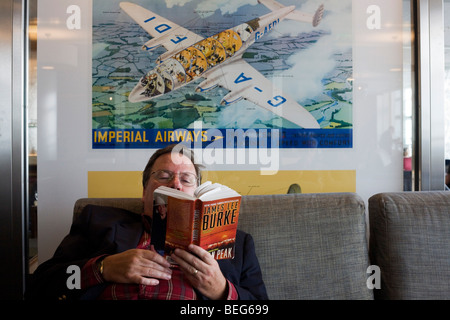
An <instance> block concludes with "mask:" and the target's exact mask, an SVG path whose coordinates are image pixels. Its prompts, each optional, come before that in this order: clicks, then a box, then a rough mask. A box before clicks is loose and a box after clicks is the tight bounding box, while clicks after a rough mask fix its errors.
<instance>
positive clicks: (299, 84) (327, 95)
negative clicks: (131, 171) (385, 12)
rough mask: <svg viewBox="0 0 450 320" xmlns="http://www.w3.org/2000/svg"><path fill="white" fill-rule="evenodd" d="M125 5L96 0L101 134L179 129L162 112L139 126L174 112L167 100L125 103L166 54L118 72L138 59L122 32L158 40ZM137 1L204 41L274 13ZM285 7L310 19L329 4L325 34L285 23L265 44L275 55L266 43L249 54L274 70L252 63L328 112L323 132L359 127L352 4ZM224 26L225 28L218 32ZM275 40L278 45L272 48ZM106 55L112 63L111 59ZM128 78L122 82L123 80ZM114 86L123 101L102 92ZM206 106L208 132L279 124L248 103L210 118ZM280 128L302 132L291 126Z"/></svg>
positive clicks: (287, 0) (232, 5) (252, 6)
mask: <svg viewBox="0 0 450 320" xmlns="http://www.w3.org/2000/svg"><path fill="white" fill-rule="evenodd" d="M120 2H121V1H119V0H112V1H111V0H108V1H106V0H94V1H93V128H94V129H103V128H105V129H114V128H118V129H123V128H127V127H133V128H170V127H171V125H172V124H170V121H167V120H168V119H167V118H166V117H165V116H164V115H162V114H161V113H159V112H147V113H146V115H147V120H145V121H144V120H142V119H139V121H135V120H136V118H135V119H132V117H131V116H129V115H130V114H136V112H139V111H142V110H143V109H145V110H146V111H148V109H155V110H157V111H158V110H161V107H162V106H164V105H167V104H168V103H169V100H167V99H160V100H159V101H155V103H156V105H152V106H151V107H150V108H149V107H148V104H147V105H146V104H145V103H141V104H139V103H138V104H137V105H134V106H133V105H131V104H130V103H129V102H128V101H126V100H124V99H122V97H123V96H124V92H125V91H126V90H131V89H132V87H133V86H134V85H135V84H136V83H137V81H139V79H140V77H141V76H142V75H143V74H145V73H146V72H147V71H149V70H150V69H152V68H153V67H154V66H155V60H156V58H157V57H158V54H157V53H154V54H150V55H149V54H148V53H147V52H133V53H132V54H133V56H134V57H135V59H138V60H139V63H138V64H135V66H137V67H136V69H134V70H133V68H131V69H130V66H125V65H123V66H120V65H118V61H119V60H118V59H119V58H120V57H124V56H128V55H129V54H130V52H127V50H129V49H130V48H129V47H128V48H127V46H126V45H123V46H118V45H117V44H118V43H119V42H118V41H117V38H121V37H123V34H122V35H121V31H124V30H122V29H121V28H122V27H126V28H129V29H127V32H128V37H129V34H130V30H132V31H131V32H135V34H136V38H137V39H136V42H140V44H141V45H142V44H143V43H145V42H146V41H148V40H149V39H150V37H149V36H148V35H147V34H146V33H145V31H143V30H142V29H141V28H140V27H139V26H138V25H137V24H136V23H134V21H132V19H131V18H130V17H129V16H128V15H126V14H125V13H123V12H121V9H120V7H119V3H120ZM130 2H133V3H136V4H139V5H141V6H143V7H145V8H148V9H149V10H152V11H154V12H156V13H158V14H159V15H161V16H163V17H165V18H167V19H170V20H172V21H174V22H176V23H178V24H180V25H182V26H184V27H186V28H188V29H190V30H192V31H194V32H196V33H200V34H202V35H204V36H210V35H212V34H214V33H217V32H218V31H221V30H223V29H225V28H229V27H233V26H235V25H238V24H240V23H242V22H245V21H248V20H250V19H253V18H255V17H258V16H261V15H264V14H266V13H268V12H269V10H268V9H267V8H266V7H265V6H263V5H261V4H258V3H257V1H256V0H239V1H235V0H232V1H230V0H152V1H148V0H134V1H130ZM280 2H281V3H283V4H284V5H292V4H294V5H296V7H297V9H299V10H302V11H305V12H310V13H313V12H314V11H315V10H316V9H317V7H318V6H319V5H320V4H321V3H323V4H324V5H325V15H324V18H323V20H322V22H321V24H320V25H319V27H318V28H313V27H312V26H310V25H309V24H306V23H299V22H297V21H287V20H285V21H283V22H282V23H281V24H280V25H279V26H277V29H276V30H275V31H273V32H272V33H270V34H268V35H267V36H265V38H264V41H268V42H267V43H271V45H272V46H273V47H272V48H271V47H270V45H269V46H268V47H267V46H263V45H262V43H264V44H265V43H266V42H262V43H261V44H257V43H255V44H254V46H252V47H251V48H250V49H249V50H248V52H249V53H250V55H255V52H257V53H258V51H259V55H264V54H265V55H269V58H270V59H269V60H270V61H272V62H271V65H270V66H269V67H268V64H267V63H263V62H261V61H258V59H252V58H250V59H247V62H249V63H250V64H252V66H254V67H255V68H256V69H258V70H259V71H260V72H261V73H263V74H264V75H265V76H266V77H267V78H269V79H271V80H274V82H275V83H276V85H277V86H278V87H280V86H281V87H282V90H283V91H285V92H286V93H287V94H288V95H290V96H291V97H293V98H294V99H295V100H296V101H297V102H298V103H300V104H301V105H303V106H307V107H308V106H311V105H319V106H321V107H319V108H317V107H315V108H311V109H310V110H311V113H312V114H313V115H314V116H315V118H316V119H318V120H319V122H320V125H321V128H336V127H337V128H339V127H342V128H352V123H353V120H352V90H353V88H352V82H351V78H352V51H351V45H352V26H351V21H352V17H351V0H343V1H333V0H324V1H316V0H305V1H302V0H298V1H293V0H280ZM108 25H109V26H110V28H108ZM222 26H224V27H223V28H222ZM218 27H220V28H221V29H220V30H219V29H218V30H214V28H218ZM118 29H119V30H118ZM212 30H214V31H212ZM203 33H204V34H203ZM114 37H115V39H114ZM121 39H123V38H121ZM111 40H112V41H111ZM272 40H273V42H270V41H272ZM127 41H129V39H127ZM253 47H254V48H253ZM280 48H281V50H280ZM105 50H106V51H105ZM113 50H116V54H117V56H116V57H113V56H111V52H112V51H113ZM105 52H107V53H108V57H110V58H111V59H109V58H106V56H107V55H106V54H105ZM161 53H162V52H160V53H159V54H161ZM274 54H275V55H276V56H274ZM122 69H123V70H125V69H126V70H128V71H129V72H128V77H127V81H126V83H125V82H124V81H117V80H116V79H118V78H120V77H119V73H120V72H117V70H122ZM130 77H134V79H130ZM124 78H125V77H123V75H122V80H123V79H124ZM108 80H111V81H108ZM197 84H198V83H197ZM108 86H109V87H110V88H112V90H115V92H116V94H115V95H113V96H111V94H109V92H108V93H107V94H104V93H105V91H104V90H103V89H101V90H98V88H99V87H101V88H104V87H108ZM193 88H195V86H194V87H193ZM181 90H183V89H181ZM191 90H192V88H191ZM214 90H216V89H214ZM220 90H221V89H217V92H216V93H215V96H212V97H211V99H212V100H211V101H220V99H219V97H223V95H224V94H226V93H227V91H226V90H222V91H220ZM185 93H186V92H184V93H183V94H175V93H171V94H170V97H169V98H170V99H171V100H170V101H178V102H180V101H181V100H180V99H182V97H183V96H184V94H185ZM213 95H214V94H213ZM322 106H323V107H322ZM153 107H156V108H153ZM200 107H201V108H203V109H202V110H203V111H204V110H207V111H208V112H204V113H202V114H203V115H205V114H206V117H203V118H202V120H203V123H204V126H205V127H208V126H209V127H216V128H228V127H240V128H250V127H254V128H260V127H270V126H271V125H269V124H270V123H271V122H272V121H273V119H274V115H273V114H272V113H271V112H268V111H265V110H262V109H261V108H258V106H254V105H252V104H251V103H250V102H247V101H242V102H238V103H236V104H234V105H230V106H228V107H226V108H220V109H219V110H216V111H215V112H209V111H211V110H208V109H207V107H210V106H208V105H205V104H203V105H202V104H200ZM146 108H147V109H146ZM105 114H110V115H112V117H106V118H105V116H104V115H105ZM149 114H150V116H149ZM197 120H198V119H197ZM333 120H334V121H333ZM138 123H139V124H138ZM278 123H279V122H278ZM183 126H184V127H188V126H189V123H183ZM280 126H281V127H283V128H296V126H295V125H293V124H291V123H290V122H288V121H286V120H285V119H283V120H282V124H281V125H280Z"/></svg>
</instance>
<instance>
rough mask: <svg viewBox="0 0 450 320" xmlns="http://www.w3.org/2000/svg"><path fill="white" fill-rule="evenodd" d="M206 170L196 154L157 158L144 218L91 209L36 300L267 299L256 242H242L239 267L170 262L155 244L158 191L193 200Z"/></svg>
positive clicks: (240, 236)
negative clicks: (76, 277) (77, 275)
mask: <svg viewBox="0 0 450 320" xmlns="http://www.w3.org/2000/svg"><path fill="white" fill-rule="evenodd" d="M199 181H200V166H199V165H197V164H196V163H195V161H194V156H193V153H192V151H191V150H189V149H187V148H185V147H181V146H180V145H171V146H169V147H166V148H164V149H160V150H157V151H156V152H155V153H154V154H153V155H152V157H151V158H150V159H149V161H148V163H147V166H146V167H145V169H144V172H143V196H142V201H143V204H144V206H143V207H144V212H143V214H142V215H137V214H135V213H131V212H128V211H126V210H123V209H118V208H109V207H99V206H91V205H89V206H86V207H85V209H84V210H83V212H82V213H81V214H80V216H79V217H78V218H77V219H76V220H75V221H74V222H73V224H72V227H71V230H70V233H69V235H67V236H66V237H65V238H64V239H63V241H62V242H61V244H60V245H59V247H58V249H57V250H56V252H55V255H54V256H53V257H52V258H51V259H50V260H48V261H46V262H44V263H43V264H41V265H40V266H39V267H38V269H37V270H36V271H35V273H34V274H33V278H32V282H31V287H30V290H29V291H28V293H27V295H26V297H29V298H59V299H169V300H172V299H173V300H176V299H267V293H266V289H265V286H264V282H263V280H262V275H261V270H260V267H259V263H258V260H257V257H256V254H255V250H254V243H253V239H252V237H251V236H250V235H249V234H246V233H244V232H242V231H240V230H238V231H237V234H236V247H235V257H234V259H227V260H220V261H217V260H215V259H214V258H213V257H212V256H211V255H210V254H209V253H208V252H207V251H206V250H204V249H202V248H200V247H198V246H195V245H190V246H189V249H188V250H182V249H176V250H175V252H174V253H173V254H172V255H171V258H172V259H173V260H174V261H175V262H176V263H177V264H178V266H177V267H171V266H170V264H169V262H168V261H167V260H166V259H165V258H164V257H163V256H161V255H160V254H158V253H157V252H156V251H155V250H153V249H152V246H151V244H150V239H151V232H152V230H151V224H152V218H153V212H154V210H153V206H154V203H155V201H154V199H153V191H154V190H155V189H156V188H157V187H159V186H162V185H164V186H168V187H171V188H175V189H178V190H181V191H183V192H186V193H188V194H191V195H192V194H193V192H194V190H195V189H196V187H197V186H198V184H199ZM72 265H75V266H79V268H80V270H81V281H80V283H81V286H80V288H79V289H75V290H73V289H68V286H67V279H68V277H69V274H68V273H67V268H68V267H69V266H72Z"/></svg>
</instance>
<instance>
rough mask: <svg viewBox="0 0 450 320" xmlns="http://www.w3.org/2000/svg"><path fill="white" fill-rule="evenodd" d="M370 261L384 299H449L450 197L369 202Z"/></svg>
mask: <svg viewBox="0 0 450 320" xmlns="http://www.w3.org/2000/svg"><path fill="white" fill-rule="evenodd" d="M369 216H370V219H369V220H370V247H369V249H370V258H371V262H372V264H376V265H378V266H379V267H380V272H381V289H380V290H375V298H380V299H449V298H450V281H449V279H450V192H445V191H442V192H440V191H428V192H392V193H380V194H376V195H374V196H372V197H371V198H370V199H369Z"/></svg>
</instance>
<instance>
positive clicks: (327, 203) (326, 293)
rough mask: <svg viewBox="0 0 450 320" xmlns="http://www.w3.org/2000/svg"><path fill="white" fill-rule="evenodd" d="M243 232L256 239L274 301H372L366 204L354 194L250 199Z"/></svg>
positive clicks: (241, 221) (245, 205) (245, 206)
mask: <svg viewBox="0 0 450 320" xmlns="http://www.w3.org/2000/svg"><path fill="white" fill-rule="evenodd" d="M242 212H243V214H242V216H241V217H240V218H239V228H240V229H242V230H243V231H246V232H248V233H250V234H251V235H252V236H253V238H254V239H255V245H256V254H257V256H258V259H259V262H260V265H261V268H262V272H263V277H264V282H265V284H266V287H267V291H268V294H269V298H271V299H283V300H290V299H373V292H372V291H371V290H369V289H368V288H367V284H366V280H367V278H368V276H369V275H368V274H367V273H366V271H367V267H368V265H369V259H368V246H367V236H366V222H365V205H364V202H363V200H362V199H361V198H360V197H359V196H357V195H356V194H353V193H336V194H333V193H329V194H319V193H318V194H287V195H261V196H246V197H244V198H243V200H242Z"/></svg>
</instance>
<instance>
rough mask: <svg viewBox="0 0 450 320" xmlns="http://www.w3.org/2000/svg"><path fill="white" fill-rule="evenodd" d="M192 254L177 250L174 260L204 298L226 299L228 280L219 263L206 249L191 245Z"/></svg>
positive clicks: (173, 256)
mask: <svg viewBox="0 0 450 320" xmlns="http://www.w3.org/2000/svg"><path fill="white" fill-rule="evenodd" d="M189 250H190V252H187V251H185V250H182V249H175V252H174V253H173V254H172V255H171V257H172V259H173V260H174V261H175V262H177V263H178V264H179V265H180V269H181V270H182V271H183V272H184V274H185V275H186V277H187V279H188V280H189V282H190V283H191V284H192V286H194V287H195V288H197V289H198V290H199V291H200V292H201V293H202V294H203V295H204V296H206V297H208V298H210V299H213V300H218V299H225V298H226V293H227V280H226V279H225V277H224V276H223V274H222V271H221V270H220V268H219V264H218V263H217V261H216V260H215V259H214V258H213V257H212V256H211V255H210V254H209V253H208V252H207V251H206V250H204V249H202V248H201V247H199V246H196V245H189Z"/></svg>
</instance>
